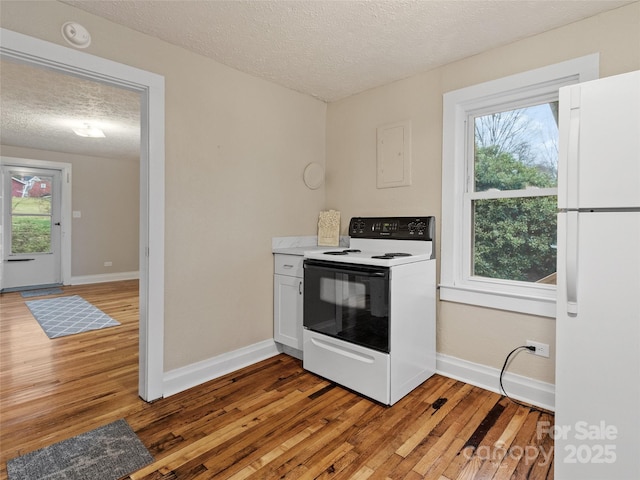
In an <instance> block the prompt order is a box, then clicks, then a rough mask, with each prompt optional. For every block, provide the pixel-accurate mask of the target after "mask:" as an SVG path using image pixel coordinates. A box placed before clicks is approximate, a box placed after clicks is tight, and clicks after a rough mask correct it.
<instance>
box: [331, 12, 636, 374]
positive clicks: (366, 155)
mask: <svg viewBox="0 0 640 480" xmlns="http://www.w3.org/2000/svg"><path fill="white" fill-rule="evenodd" d="M639 25H640V4H639V3H634V4H632V5H630V6H627V7H624V8H620V9H618V10H614V11H612V12H609V13H605V14H602V15H598V16H596V17H593V18H590V19H587V20H584V21H581V22H577V23H574V24H571V25H569V26H566V27H563V28H559V29H557V30H553V31H550V32H547V33H544V34H541V35H537V36H534V37H531V38H527V39H525V40H522V41H519V42H516V43H513V44H510V45H507V46H505V47H502V48H497V49H494V50H491V51H488V52H485V53H482V54H480V55H476V56H474V57H471V58H467V59H464V60H461V61H459V62H455V63H452V64H450V65H447V66H445V67H442V68H438V69H436V70H433V71H430V72H426V73H424V74H420V75H416V76H413V77H411V78H408V79H406V80H402V81H399V82H395V83H393V84H390V85H387V86H384V87H381V88H377V89H373V90H370V91H367V92H364V93H362V94H359V95H356V96H353V97H350V98H347V99H345V100H342V101H339V102H335V103H332V104H330V105H329V107H328V110H327V166H326V169H327V188H326V195H327V205H328V206H330V207H333V208H338V209H340V210H341V211H342V215H343V216H344V217H345V218H349V217H351V216H353V215H386V214H390V215H406V214H408V215H414V214H419V215H423V214H424V215H426V214H429V215H435V216H436V217H437V218H438V231H439V230H440V222H439V219H440V212H441V201H440V197H441V162H442V156H441V155H442V95H443V93H445V92H448V91H451V90H456V89H458V88H462V87H466V86H470V85H474V84H477V83H481V82H484V81H488V80H492V79H496V78H500V77H503V76H506V75H510V74H514V73H518V72H522V71H526V70H530V69H533V68H537V67H542V66H545V65H549V64H553V63H557V62H561V61H564V60H568V59H571V58H575V57H579V56H583V55H587V54H591V53H596V52H599V53H600V76H603V77H604V76H609V75H613V74H616V73H623V72H627V71H631V70H636V69H640V28H638V27H639ZM403 120H411V121H412V141H413V144H412V152H413V155H412V157H413V177H412V180H413V183H412V185H411V186H410V187H399V188H389V189H381V190H378V189H376V178H375V175H376V128H377V127H378V126H380V125H384V124H387V123H392V122H398V121H403ZM343 233H344V232H343ZM438 258H439V248H438ZM438 307H439V308H438V322H437V329H438V330H437V349H438V352H439V353H443V354H446V355H452V356H455V357H458V358H462V359H465V360H468V361H471V362H474V363H479V364H483V365H488V366H492V367H496V368H500V367H501V366H502V362H503V361H504V358H505V356H506V354H507V353H508V352H509V351H511V349H512V348H514V347H516V346H518V345H522V344H523V343H524V342H525V340H527V339H530V340H537V341H540V342H543V343H548V344H550V346H551V358H550V359H544V358H540V357H534V356H531V355H524V354H523V355H520V356H519V357H517V358H516V359H515V360H514V362H513V364H512V367H511V368H510V371H512V372H514V373H520V374H522V375H526V376H529V377H533V378H536V379H539V380H542V381H546V382H554V363H555V362H554V354H555V348H554V344H555V320H553V319H549V318H541V317H532V316H527V315H522V314H514V313H510V312H504V311H496V310H492V309H486V308H478V307H473V306H468V305H462V304H456V303H449V302H440V303H439V305H438Z"/></svg>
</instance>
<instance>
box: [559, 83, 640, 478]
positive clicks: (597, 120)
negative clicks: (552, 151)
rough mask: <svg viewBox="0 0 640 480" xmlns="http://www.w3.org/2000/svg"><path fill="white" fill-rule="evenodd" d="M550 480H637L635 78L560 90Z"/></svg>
mask: <svg viewBox="0 0 640 480" xmlns="http://www.w3.org/2000/svg"><path fill="white" fill-rule="evenodd" d="M558 207H559V213H558V286H557V287H558V290H557V291H558V299H557V317H556V403H555V407H556V412H555V428H554V429H553V430H552V431H551V434H552V435H553V437H554V438H555V456H554V471H555V480H590V479H598V480H638V479H640V71H638V72H632V73H627V74H623V75H617V76H613V77H607V78H603V79H600V80H595V81H592V82H586V83H582V84H578V85H574V86H569V87H564V88H562V89H560V160H559V164H558Z"/></svg>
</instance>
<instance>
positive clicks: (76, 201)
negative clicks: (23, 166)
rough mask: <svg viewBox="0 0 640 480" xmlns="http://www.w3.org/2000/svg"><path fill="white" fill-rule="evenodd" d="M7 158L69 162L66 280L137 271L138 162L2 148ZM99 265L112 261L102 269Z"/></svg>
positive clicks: (102, 265)
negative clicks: (68, 265)
mask: <svg viewBox="0 0 640 480" xmlns="http://www.w3.org/2000/svg"><path fill="white" fill-rule="evenodd" d="M0 152H1V153H2V155H3V156H6V157H16V158H27V159H32V160H46V161H50V162H64V163H70V164H71V171H72V175H73V178H72V185H71V186H72V188H71V202H72V204H71V209H72V210H76V211H80V213H81V214H82V216H81V218H73V219H71V221H72V222H73V223H72V229H71V247H72V249H71V276H73V277H78V276H83V275H104V274H111V273H123V272H137V271H138V249H139V245H138V243H139V240H138V230H139V228H138V225H139V223H140V214H139V212H140V207H139V204H140V201H139V196H140V187H139V184H140V163H139V162H138V160H137V159H136V160H122V159H113V158H102V157H89V156H84V155H71V154H68V153H60V152H48V151H44V150H35V149H27V148H19V147H13V146H8V145H2V146H1V147H0ZM104 262H112V263H113V265H112V266H111V267H105V266H104Z"/></svg>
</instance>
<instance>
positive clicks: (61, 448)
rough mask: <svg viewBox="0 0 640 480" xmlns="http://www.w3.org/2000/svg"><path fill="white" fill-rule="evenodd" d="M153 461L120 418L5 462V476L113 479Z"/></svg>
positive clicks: (16, 478) (24, 479) (20, 478)
mask: <svg viewBox="0 0 640 480" xmlns="http://www.w3.org/2000/svg"><path fill="white" fill-rule="evenodd" d="M151 462H153V457H152V456H151V454H150V453H149V451H148V450H147V449H146V447H145V446H144V444H143V443H142V442H141V441H140V439H139V438H138V436H137V435H136V434H135V432H134V431H133V430H132V429H131V427H130V426H129V424H128V423H127V422H126V420H124V419H120V420H118V421H115V422H113V423H110V424H108V425H105V426H103V427H100V428H96V429H95V430H91V431H90V432H87V433H83V434H81V435H78V436H76V437H73V438H69V439H67V440H63V441H62V442H58V443H54V444H53V445H50V446H48V447H45V448H41V449H40V450H36V451H34V452H31V453H27V454H26V455H22V456H20V457H17V458H14V459H12V460H9V461H8V462H7V473H8V476H9V480H35V479H46V480H93V479H95V480H116V479H118V478H121V477H124V476H126V475H129V474H130V473H133V472H135V471H136V470H140V469H141V468H142V467H145V466H147V465H149V464H150V463H151Z"/></svg>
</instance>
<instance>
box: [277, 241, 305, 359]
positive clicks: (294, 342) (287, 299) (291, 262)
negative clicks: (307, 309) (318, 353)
mask: <svg viewBox="0 0 640 480" xmlns="http://www.w3.org/2000/svg"><path fill="white" fill-rule="evenodd" d="M302 262H303V257H302V256H299V255H282V254H276V255H274V264H275V265H274V276H273V338H274V340H275V341H276V342H279V343H281V344H283V345H287V346H289V347H292V348H295V349H297V350H302V299H303V287H304V285H303V276H304V275H303V266H302Z"/></svg>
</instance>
